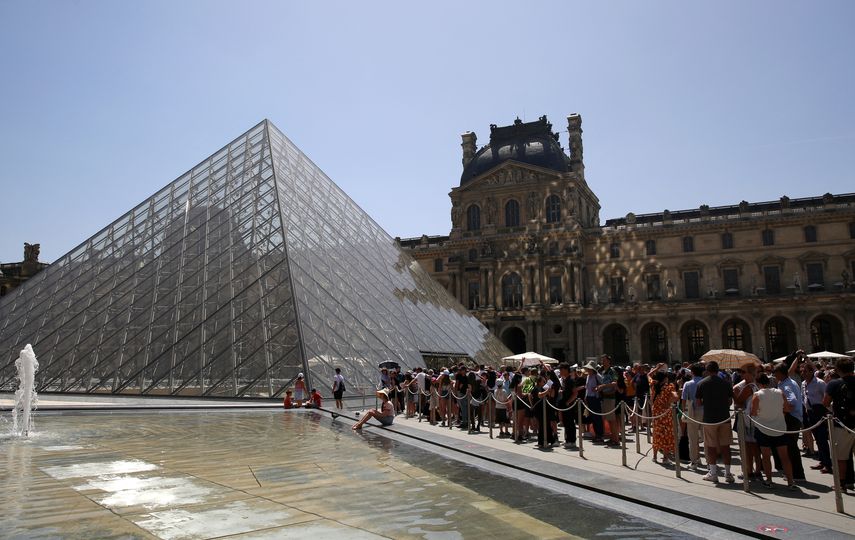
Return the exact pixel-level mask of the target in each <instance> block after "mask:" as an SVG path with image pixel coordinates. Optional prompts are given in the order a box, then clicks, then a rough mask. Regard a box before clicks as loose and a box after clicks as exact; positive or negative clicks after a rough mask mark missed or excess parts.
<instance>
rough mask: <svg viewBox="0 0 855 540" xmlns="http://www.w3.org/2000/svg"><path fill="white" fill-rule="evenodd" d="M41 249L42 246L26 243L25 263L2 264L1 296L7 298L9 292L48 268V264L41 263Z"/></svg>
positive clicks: (0, 276) (0, 274) (0, 265)
mask: <svg viewBox="0 0 855 540" xmlns="http://www.w3.org/2000/svg"><path fill="white" fill-rule="evenodd" d="M40 247H41V245H40V244H27V243H24V260H23V261H21V262H14V263H0V296H6V294H8V293H9V291H11V290H12V289H14V288H15V287H18V286H19V285H20V284H21V283H23V282H25V281H27V280H28V279H30V278H31V277H33V276H34V275H36V274H38V273H39V272H41V271H42V270H44V269H45V268H47V266H48V263H43V262H39V249H40Z"/></svg>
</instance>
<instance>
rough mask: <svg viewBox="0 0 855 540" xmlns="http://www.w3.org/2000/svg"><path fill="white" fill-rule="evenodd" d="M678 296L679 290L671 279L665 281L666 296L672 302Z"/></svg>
mask: <svg viewBox="0 0 855 540" xmlns="http://www.w3.org/2000/svg"><path fill="white" fill-rule="evenodd" d="M676 295H677V288H676V287H675V286H674V282H673V281H671V280H670V279H667V280H665V296H666V297H667V298H668V299H669V300H670V299H672V298H674V297H675V296H676Z"/></svg>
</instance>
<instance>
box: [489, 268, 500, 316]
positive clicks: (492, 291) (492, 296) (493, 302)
mask: <svg viewBox="0 0 855 540" xmlns="http://www.w3.org/2000/svg"><path fill="white" fill-rule="evenodd" d="M495 285H496V284H495V275H494V274H493V269H492V268H490V269H489V270H487V287H486V289H485V290H486V291H489V300H488V307H499V305H500V302H499V301H498V300H497V299H496V286H495Z"/></svg>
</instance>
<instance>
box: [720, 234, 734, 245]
mask: <svg viewBox="0 0 855 540" xmlns="http://www.w3.org/2000/svg"><path fill="white" fill-rule="evenodd" d="M721 249H733V234H732V233H729V232H726V233H723V234H722V235H721Z"/></svg>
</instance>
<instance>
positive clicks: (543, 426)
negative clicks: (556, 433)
mask: <svg viewBox="0 0 855 540" xmlns="http://www.w3.org/2000/svg"><path fill="white" fill-rule="evenodd" d="M540 406H541V407H542V408H543V422H542V423H541V424H540V429H541V434H542V435H541V437H540V440H541V441H542V442H541V443H540V447H541V448H546V446H547V442H546V440H547V438H548V435H549V431H548V430H549V425H548V424H547V422H546V408H547V407H548V406H549V405H548V404H547V403H546V396H543V397H542V398H540Z"/></svg>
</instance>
